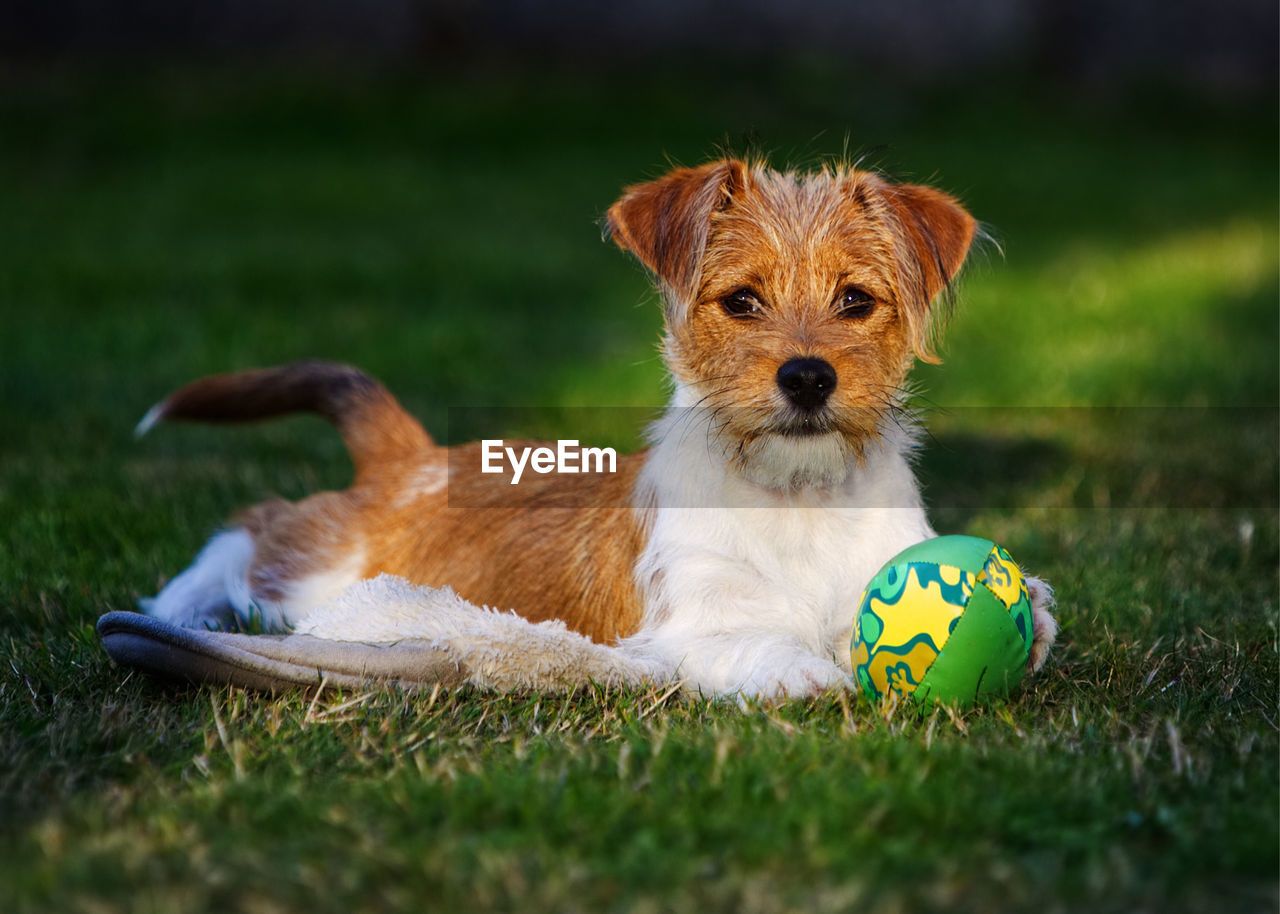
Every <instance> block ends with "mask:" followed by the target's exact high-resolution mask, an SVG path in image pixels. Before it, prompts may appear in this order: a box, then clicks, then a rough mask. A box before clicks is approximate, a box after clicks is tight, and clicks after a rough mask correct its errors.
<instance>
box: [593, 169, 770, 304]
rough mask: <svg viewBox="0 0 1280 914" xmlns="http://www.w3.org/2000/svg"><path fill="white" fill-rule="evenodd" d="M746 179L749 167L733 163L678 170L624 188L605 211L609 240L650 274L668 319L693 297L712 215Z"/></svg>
mask: <svg viewBox="0 0 1280 914" xmlns="http://www.w3.org/2000/svg"><path fill="white" fill-rule="evenodd" d="M747 175H748V172H747V166H746V165H745V164H744V163H743V162H740V161H738V160H737V159H726V160H724V161H720V162H710V163H708V164H706V165H702V166H699V167H698V168H677V169H676V170H675V171H673V172H671V173H670V174H668V175H664V176H663V177H661V178H658V179H657V180H656V181H649V182H647V183H645V184H635V185H633V186H631V187H628V188H627V189H626V191H625V192H624V194H623V196H622V199H621V200H619V201H618V202H617V203H615V204H613V206H611V207H609V214H608V216H607V217H606V230H607V232H608V234H609V236H610V237H612V238H613V240H614V241H615V242H616V243H617V244H618V247H620V248H622V249H623V250H625V251H631V252H632V253H633V254H635V255H636V257H637V258H639V260H640V262H641V263H643V264H644V265H645V267H647V268H648V270H649V272H650V273H652V274H653V276H654V278H655V279H656V280H657V281H658V283H659V285H660V287H661V290H662V293H663V297H664V299H665V300H666V303H667V311H668V315H669V316H670V315H672V314H673V313H675V312H677V311H678V310H680V309H681V308H682V307H684V306H687V305H688V304H689V302H691V301H692V300H693V297H694V295H696V294H697V291H698V283H699V280H700V278H701V276H700V274H701V271H702V257H703V254H704V253H705V252H706V247H707V235H708V232H709V230H710V227H711V214H712V213H713V212H715V211H716V210H717V209H719V208H721V207H723V206H725V205H727V204H728V202H729V201H730V200H731V199H732V197H733V194H734V193H736V192H738V191H739V190H741V189H742V188H744V187H745V186H746V184H747Z"/></svg>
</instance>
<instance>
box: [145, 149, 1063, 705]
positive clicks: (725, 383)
mask: <svg viewBox="0 0 1280 914" xmlns="http://www.w3.org/2000/svg"><path fill="white" fill-rule="evenodd" d="M605 232H606V235H607V237H609V238H611V239H612V240H613V241H614V242H616V243H617V244H618V245H619V246H620V247H621V248H623V249H624V250H626V251H629V252H631V253H632V254H633V255H634V256H635V257H636V258H637V259H638V260H639V261H640V262H641V263H642V264H643V265H644V267H645V268H646V269H647V270H648V272H649V273H650V274H651V275H652V277H653V279H654V280H655V282H656V284H657V286H658V288H659V290H660V293H661V297H662V302H663V308H664V317H665V332H664V335H663V339H662V353H663V358H664V361H665V364H666V367H667V369H668V370H669V372H670V375H671V380H672V385H673V388H674V390H673V394H672V397H671V402H670V405H669V407H668V408H667V410H666V412H665V413H664V414H663V416H662V418H660V419H659V420H658V421H657V422H656V423H655V424H654V426H653V427H652V428H651V429H650V446H649V447H648V448H647V449H646V450H644V451H642V452H640V453H637V454H632V455H629V456H624V457H622V458H620V459H619V460H618V462H617V467H616V472H613V473H601V474H592V475H585V474H579V475H573V476H569V475H567V474H561V475H538V476H536V477H531V478H528V479H526V480H525V481H522V482H521V484H520V485H514V486H513V485H511V481H512V480H511V479H510V478H508V476H505V475H498V476H496V477H495V476H494V475H493V474H492V472H486V471H485V469H484V466H485V460H486V458H487V456H491V455H489V454H487V453H486V452H485V451H484V447H483V446H482V445H481V444H467V445H460V446H457V447H453V448H444V447H441V446H439V445H437V444H436V443H435V442H434V441H433V440H432V438H431V437H430V435H428V433H427V432H426V431H425V430H424V429H423V428H422V426H421V425H420V424H419V423H418V422H417V421H416V420H414V419H413V418H412V417H411V416H410V415H409V414H408V413H407V412H405V411H404V409H402V408H401V406H400V405H399V404H398V403H397V402H396V400H395V399H394V397H392V395H391V394H390V393H389V392H388V391H387V390H386V389H385V388H384V387H383V386H382V385H381V384H379V383H378V382H377V381H375V380H373V379H371V378H370V377H368V376H367V375H365V374H363V373H361V372H360V371H358V370H356V369H354V368H351V367H348V366H343V365H336V364H332V363H327V362H301V363H296V364H293V365H288V366H284V367H278V368H270V369H265V370H257V371H246V372H240V373H235V374H229V375H220V376H214V377H209V378H205V379H202V380H198V381H195V382H193V383H191V384H188V385H187V386H185V387H182V388H180V389H179V390H177V391H176V392H174V393H173V394H171V395H170V396H169V397H168V398H166V399H165V400H163V401H162V402H161V403H159V404H157V405H156V406H155V407H153V408H152V410H151V411H150V412H149V413H148V414H147V416H146V417H145V418H144V420H143V422H142V423H140V426H139V429H140V431H145V430H146V429H148V428H150V427H151V426H152V425H154V424H155V423H156V422H158V421H161V420H174V419H185V420H203V421H245V420H251V419H261V418H266V417H270V416H277V415H281V414H284V413H290V412H295V411H310V412H314V413H318V414H320V415H321V416H323V417H326V418H327V419H329V420H330V421H332V423H333V424H334V425H335V426H336V427H337V429H338V431H339V433H340V434H341V436H342V438H343V441H344V442H345V444H346V446H347V448H348V450H349V452H350V454H351V458H352V462H353V464H354V470H355V478H354V481H353V483H352V484H351V486H350V487H349V488H348V489H346V490H344V491H339V492H323V493H320V494H315V495H312V496H310V497H307V498H305V499H303V500H301V501H299V502H297V503H291V502H287V501H283V500H277V501H271V502H267V503H265V504H260V505H257V506H255V507H252V508H249V509H248V510H246V511H244V512H242V513H240V514H239V515H237V516H236V517H234V518H233V520H232V522H231V525H230V526H229V527H228V528H227V529H225V530H223V531H222V532H219V533H217V534H216V535H215V536H214V537H213V538H212V539H211V540H210V541H209V543H208V544H207V545H206V546H205V548H204V549H203V550H202V551H201V552H200V553H199V555H198V556H197V558H196V560H195V561H194V563H193V564H192V565H191V567H189V568H188V569H187V570H186V571H184V572H182V573H181V574H179V575H178V576H177V577H175V578H174V579H173V580H172V581H171V582H169V584H168V585H167V586H165V587H164V588H163V589H162V590H161V592H160V593H159V595H158V596H156V597H155V598H154V599H152V600H149V601H142V602H143V605H144V609H145V611H147V612H149V613H151V614H153V615H155V616H157V617H160V618H161V619H164V620H167V621H170V622H174V623H177V624H182V625H186V626H195V627H201V626H209V627H216V626H226V625H228V624H232V623H235V622H237V621H239V622H240V623H244V622H245V620H247V619H249V618H251V617H256V618H260V619H261V621H262V624H263V625H264V627H266V628H267V629H269V630H270V629H287V628H289V627H291V626H294V625H296V624H298V623H299V622H300V621H301V620H302V619H304V618H305V617H306V616H307V614H308V613H309V612H311V611H312V610H314V609H315V608H317V607H320V606H323V605H324V604H326V603H328V602H330V601H332V600H334V599H335V598H337V597H338V596H339V595H340V594H342V592H343V591H344V590H346V589H347V588H348V587H351V586H352V585H354V584H356V583H357V582H360V581H364V580H366V579H369V578H373V577H375V576H377V575H381V574H389V575H396V576H399V577H402V578H405V579H407V580H408V581H410V582H413V583H416V584H422V585H431V586H435V587H440V586H446V585H447V586H448V587H450V588H452V589H453V590H455V591H456V592H457V594H459V595H460V596H461V597H463V598H465V599H466V600H467V601H470V602H471V603H472V604H477V605H484V606H490V607H495V608H498V609H502V610H512V611H514V612H515V613H517V614H518V615H520V616H522V617H524V618H525V619H527V620H529V621H530V622H540V621H544V620H550V619H558V620H560V621H562V622H563V623H564V624H565V625H566V626H567V627H568V628H569V629H571V630H572V631H574V632H577V633H579V634H581V635H584V636H586V637H587V638H589V639H591V641H593V642H597V643H600V644H625V645H627V647H628V649H629V650H630V651H632V653H633V654H634V655H636V656H644V657H648V658H652V659H653V660H654V664H653V668H654V669H659V670H666V671H668V672H670V673H672V674H674V675H675V676H678V677H679V678H680V679H682V680H683V681H684V682H685V684H686V686H687V687H689V688H691V689H694V690H697V691H701V692H703V693H704V694H712V695H738V696H746V697H750V696H761V697H802V696H811V695H815V694H818V693H821V692H823V691H824V690H828V689H832V688H837V687H843V686H847V685H849V683H850V682H851V678H850V672H851V671H850V656H849V640H850V635H851V629H852V620H853V616H854V611H855V609H856V607H857V603H858V599H859V595H860V594H861V592H862V591H863V588H864V587H865V586H866V584H867V583H868V581H869V580H870V579H871V578H872V576H873V575H874V574H875V573H876V571H877V570H878V569H879V568H880V567H881V565H882V564H883V563H884V562H886V561H887V560H888V559H889V558H890V557H892V556H893V555H895V554H896V553H897V552H899V551H901V550H902V549H904V548H906V547H907V546H910V545H912V544H915V543H918V542H920V541H922V540H925V539H928V538H930V537H932V536H934V535H935V533H934V531H933V529H932V528H931V527H930V525H929V521H928V519H927V517H926V513H925V509H924V503H923V499H922V497H921V494H920V490H919V488H918V485H917V483H916V480H915V477H914V475H913V472H912V466H911V458H912V453H913V449H914V448H915V443H916V441H915V439H916V433H915V431H914V426H913V425H912V423H911V421H910V418H909V417H908V415H907V414H906V412H905V411H904V408H903V407H904V400H905V398H906V388H905V384H906V381H907V375H908V371H909V369H910V368H911V366H912V365H913V363H914V360H915V359H917V358H918V359H921V360H924V361H929V362H936V361H937V356H936V355H935V351H934V335H935V328H937V326H938V325H939V322H940V320H939V317H940V315H939V311H940V310H941V309H942V307H943V305H942V302H944V301H945V300H946V299H947V295H948V289H949V286H950V285H951V283H952V281H953V279H954V278H955V277H956V274H957V273H958V272H959V271H960V269H961V266H962V265H963V263H964V262H965V259H966V257H967V254H968V252H969V249H970V247H971V245H972V243H973V241H974V238H975V235H976V234H977V233H978V224H977V223H976V221H975V220H974V218H973V217H972V216H970V215H969V213H968V212H966V210H965V209H964V208H963V207H962V206H961V204H960V203H959V202H958V201H957V200H956V199H955V198H953V197H951V196H949V195H947V194H945V193H943V192H942V191H939V190H936V189H933V188H930V187H926V186H923V185H916V184H905V183H893V182H890V181H889V180H887V179H885V178H883V177H881V176H880V175H878V174H876V173H873V172H870V171H865V170H861V169H859V168H857V167H854V166H849V165H836V164H832V165H828V166H824V167H822V168H820V169H818V170H815V171H811V172H793V171H787V172H783V171H776V170H773V169H771V168H769V167H768V166H767V165H766V164H764V163H762V162H747V161H743V160H740V159H736V158H725V159H722V160H717V161H713V162H709V163H707V164H704V165H701V166H699V167H681V168H676V169H674V170H672V171H670V172H669V173H667V174H666V175H664V176H663V177H660V178H657V179H656V180H651V181H648V182H645V183H641V184H637V185H634V186H631V187H629V188H627V189H626V190H625V191H624V193H623V196H622V197H621V198H620V199H619V200H618V201H617V202H616V203H615V204H614V205H613V206H612V207H611V208H610V209H609V211H608V214H607V217H606V220H605ZM570 485H572V486H573V487H574V488H573V491H574V502H573V506H571V507H566V506H563V503H562V502H559V501H557V497H558V495H559V494H561V493H563V492H564V491H565V489H566V487H568V486H570ZM1027 584H1028V589H1029V593H1030V596H1031V601H1032V605H1033V620H1034V622H1033V626H1034V641H1033V646H1032V649H1031V656H1030V660H1029V662H1028V667H1029V669H1030V670H1031V671H1036V670H1039V669H1040V667H1041V666H1042V665H1043V663H1044V662H1045V659H1046V657H1047V655H1048V653H1049V650H1050V647H1051V646H1052V644H1053V642H1054V639H1055V637H1056V633H1057V623H1056V622H1055V621H1054V617H1053V615H1052V612H1051V609H1052V605H1053V595H1052V591H1051V589H1050V588H1049V586H1048V585H1047V584H1045V583H1044V582H1043V581H1041V580H1039V579H1037V578H1033V577H1028V578H1027Z"/></svg>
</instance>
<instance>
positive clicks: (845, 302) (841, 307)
mask: <svg viewBox="0 0 1280 914" xmlns="http://www.w3.org/2000/svg"><path fill="white" fill-rule="evenodd" d="M875 307H876V299H875V296H874V295H872V294H871V293H870V292H868V291H867V290H866V289H862V288H859V287H858V286H848V287H846V288H845V290H844V291H843V292H841V293H840V297H839V298H837V299H836V311H837V312H838V313H839V314H840V316H841V317H843V318H846V319H848V320H857V319H858V318H861V317H866V316H867V315H868V314H870V313H871V312H872V311H873V310H875Z"/></svg>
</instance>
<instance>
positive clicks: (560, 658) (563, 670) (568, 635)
mask: <svg viewBox="0 0 1280 914" xmlns="http://www.w3.org/2000/svg"><path fill="white" fill-rule="evenodd" d="M297 634H301V635H311V636H312V637H316V638H324V639H327V640H331V641H357V642H362V643H372V644H390V643H394V642H397V641H403V640H406V639H420V640H423V641H426V642H428V643H429V644H430V645H431V647H433V648H434V649H436V650H444V651H447V652H448V653H449V654H451V655H452V656H453V657H454V659H455V661H456V662H457V664H458V667H459V669H461V670H463V671H464V672H466V674H467V676H468V679H469V680H470V681H471V682H472V683H473V684H474V685H479V686H483V687H486V688H492V689H498V690H502V691H508V690H511V689H517V688H535V689H560V688H564V687H566V686H572V685H575V684H581V683H584V682H588V681H595V682H598V683H601V684H610V685H621V684H625V683H640V682H643V681H651V682H653V681H657V682H662V681H665V680H666V679H668V678H670V675H671V670H669V669H667V668H666V667H664V665H663V664H662V663H661V661H660V659H658V658H653V657H649V656H646V655H645V654H644V653H643V652H641V651H639V650H625V649H622V648H618V647H609V646H606V645H603V644H596V643H595V642H594V641H591V640H590V639H589V638H585V637H583V636H582V635H579V634H577V633H576V632H571V631H569V629H568V628H566V627H565V625H564V623H563V622H560V621H550V622H537V623H534V622H529V621H528V620H526V619H523V618H521V617H520V616H517V615H516V614H515V613H511V612H505V613H503V612H497V611H495V610H492V609H488V608H487V607H486V608H482V607H479V606H476V605H475V604H473V603H468V602H467V601H466V600H464V599H462V598H461V597H459V596H458V595H457V594H456V593H454V592H453V590H451V589H450V588H448V587H443V588H435V587H419V586H417V585H414V584H411V583H409V582H408V581H406V580H405V579H404V578H397V577H393V576H392V575H385V574H384V575H379V576H378V577H376V578H373V579H372V580H366V581H360V582H359V583H357V584H354V585H352V586H351V587H350V588H348V589H347V590H346V592H345V593H343V594H342V595H341V596H339V597H338V598H337V599H335V600H334V601H333V602H331V603H330V604H328V605H327V606H324V607H322V608H320V609H317V610H315V611H314V612H312V613H311V614H310V615H309V616H308V617H307V618H306V619H305V620H304V621H302V622H301V623H299V625H298V627H297Z"/></svg>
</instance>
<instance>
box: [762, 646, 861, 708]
mask: <svg viewBox="0 0 1280 914" xmlns="http://www.w3.org/2000/svg"><path fill="white" fill-rule="evenodd" d="M851 684H852V679H851V678H850V677H849V674H848V673H846V672H845V671H844V670H842V669H840V667H838V666H837V665H836V664H834V663H832V662H831V661H830V660H826V659H824V658H822V657H819V656H817V655H815V654H808V653H795V654H792V655H790V656H788V657H786V658H779V662H778V664H777V666H770V667H769V668H768V669H762V670H757V671H756V673H755V674H754V675H753V676H752V677H751V678H750V679H749V680H747V682H745V683H743V684H742V686H741V694H742V695H744V696H745V697H748V698H811V697H813V696H814V695H820V694H822V693H823V692H826V691H828V690H829V689H834V688H848V687H850V686H851Z"/></svg>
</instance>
